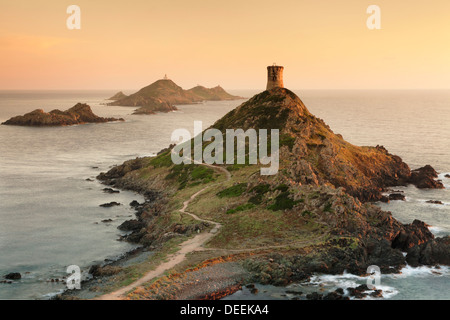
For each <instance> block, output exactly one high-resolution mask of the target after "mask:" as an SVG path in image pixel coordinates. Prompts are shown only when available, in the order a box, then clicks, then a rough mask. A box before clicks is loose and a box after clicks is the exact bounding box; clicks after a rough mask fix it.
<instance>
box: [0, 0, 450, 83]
mask: <svg viewBox="0 0 450 320" xmlns="http://www.w3.org/2000/svg"><path fill="white" fill-rule="evenodd" d="M71 4H76V5H78V6H79V7H80V9H81V30H69V29H68V28H67V27H66V19H67V18H68V17H69V14H67V13H66V9H67V7H68V6H69V5H71ZM371 4H376V5H378V6H379V7H380V8H381V30H369V29H368V28H367V26H366V20H367V18H368V17H369V14H367V13H366V9H367V7H368V6H369V5H371ZM0 48H1V50H0V52H1V53H0V57H1V59H0V70H1V71H0V89H120V90H126V89H138V88H141V87H143V86H145V85H148V84H150V83H152V82H153V81H155V80H157V79H160V78H162V77H163V76H164V74H168V76H169V77H170V78H171V79H172V80H174V81H175V82H176V83H177V84H179V85H180V86H182V87H183V88H186V89H187V88H191V87H193V86H195V85H197V84H202V85H205V86H207V87H212V86H216V85H218V84H220V85H221V86H222V87H224V88H225V89H263V88H265V84H266V66H268V65H271V64H272V63H274V62H276V63H277V64H279V65H283V66H284V67H285V70H284V84H285V86H286V87H287V88H290V89H422V88H423V89H428V88H437V89H449V88H450V1H448V0H433V1H423V0H409V1H402V0H370V1H366V0H341V1H335V0H279V1H266V0H227V1H217V0H165V1H162V0H159V1H154V0H145V1H139V0H129V1H103V0H96V1H90V0H89V1H85V0H71V1H64V0H43V1H31V0H29V1H23V0H14V1H5V0H3V1H2V2H1V3H0Z"/></svg>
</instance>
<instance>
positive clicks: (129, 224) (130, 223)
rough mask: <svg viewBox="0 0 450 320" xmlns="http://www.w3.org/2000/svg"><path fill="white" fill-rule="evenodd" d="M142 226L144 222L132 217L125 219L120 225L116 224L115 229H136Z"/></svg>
mask: <svg viewBox="0 0 450 320" xmlns="http://www.w3.org/2000/svg"><path fill="white" fill-rule="evenodd" d="M144 227H145V223H144V222H141V221H138V220H136V219H133V220H127V221H125V222H124V223H122V224H121V225H120V226H118V227H117V229H119V230H122V231H138V230H141V229H142V228H144Z"/></svg>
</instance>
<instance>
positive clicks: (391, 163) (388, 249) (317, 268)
mask: <svg viewBox="0 0 450 320" xmlns="http://www.w3.org/2000/svg"><path fill="white" fill-rule="evenodd" d="M212 127H213V128H217V129H219V130H221V132H222V133H223V134H225V130H226V129H230V128H242V129H244V130H247V129H249V128H253V129H279V130H280V168H279V172H278V174H276V175H273V176H262V175H260V170H259V169H260V167H261V165H260V164H258V165H248V164H247V165H217V166H208V165H204V164H202V165H194V164H191V165H183V164H180V165H174V164H173V163H172V161H171V157H170V148H168V149H166V150H164V151H162V152H161V153H159V154H158V155H157V156H156V157H145V158H137V159H134V160H129V161H126V162H125V163H123V164H122V165H119V166H116V167H113V168H112V169H111V170H109V171H108V172H106V173H101V174H100V175H99V176H98V179H100V180H101V181H103V183H104V184H106V185H109V186H112V187H114V188H118V189H128V190H133V191H137V192H139V193H141V194H143V195H144V196H145V197H146V202H145V203H142V204H139V203H137V202H135V203H133V206H134V207H135V208H136V210H137V213H136V216H137V219H133V220H130V221H127V222H125V223H124V224H122V225H121V226H120V227H119V228H120V229H121V230H127V231H129V232H130V233H129V234H128V235H126V236H124V237H123V240H126V241H130V242H133V243H138V244H141V245H142V246H143V247H145V248H148V249H149V250H155V251H156V252H160V253H164V252H166V253H167V252H168V251H170V250H175V251H176V249H174V248H176V247H177V245H179V244H181V243H185V242H186V241H188V239H193V237H197V236H198V235H201V234H205V233H207V232H212V230H215V232H214V234H212V235H210V236H211V238H210V240H208V242H207V243H205V244H204V245H203V246H202V247H201V248H197V250H193V251H192V252H190V253H189V255H187V256H186V257H185V259H184V260H182V262H180V263H178V264H177V265H176V267H173V268H172V269H170V270H166V271H167V272H166V274H169V275H166V276H163V277H160V278H159V279H158V280H157V281H155V282H153V283H152V284H147V285H145V286H143V285H142V284H139V286H137V287H136V288H135V289H134V290H133V291H132V292H131V293H128V294H126V295H124V296H122V298H126V299H175V298H180V297H189V298H214V297H222V296H224V295H227V294H230V293H232V292H234V291H236V290H237V289H236V288H238V287H239V286H241V285H245V284H251V283H261V284H273V285H278V286H284V285H287V284H289V283H292V282H296V281H304V280H307V279H309V278H310V277H311V276H312V275H313V274H314V273H326V274H341V273H343V272H344V271H347V272H351V273H354V274H357V275H365V274H366V273H367V268H368V266H371V265H377V266H379V267H380V269H381V272H382V273H397V272H399V271H400V270H401V269H402V268H403V267H404V266H405V265H406V264H407V263H409V264H410V265H412V266H419V265H439V264H445V265H449V263H450V261H449V259H448V257H449V256H450V255H449V252H450V240H449V237H446V238H437V239H435V237H434V235H433V234H432V233H431V232H430V230H429V228H428V227H429V226H428V225H427V224H426V223H424V222H422V221H418V220H415V221H414V222H413V223H411V224H402V223H400V222H399V221H397V220H396V219H395V218H393V216H392V214H391V213H390V212H386V211H383V210H381V209H380V208H379V207H378V206H376V205H375V204H373V202H375V201H379V200H383V195H382V193H383V192H386V191H388V190H389V188H391V187H394V186H402V185H407V184H414V185H416V186H417V187H420V188H443V185H442V183H440V182H439V181H436V180H435V178H436V177H437V173H436V172H435V171H434V169H433V168H432V167H430V166H425V167H423V168H420V169H418V170H411V169H410V168H409V166H408V165H407V164H406V163H404V162H403V161H402V159H401V158H400V157H398V156H396V155H392V154H390V153H389V152H388V151H387V150H386V149H385V148H384V147H382V146H376V147H368V146H365V147H359V146H355V145H352V144H350V143H348V142H347V141H345V140H344V139H343V137H342V136H341V135H339V134H335V133H333V131H332V130H331V129H330V128H329V127H328V125H326V124H325V122H324V121H323V120H321V119H319V118H317V117H315V116H314V115H312V114H311V113H310V112H309V111H308V109H307V108H306V107H305V106H304V104H303V102H302V101H301V100H300V98H299V97H297V96H296V95H295V94H294V93H292V92H291V91H289V90H287V89H284V88H275V89H271V90H268V91H264V92H262V93H260V94H258V95H256V96H254V97H253V98H251V99H250V100H248V101H246V102H244V103H243V104H241V105H240V106H239V107H237V108H236V109H234V110H232V111H231V112H229V113H228V114H227V115H225V116H224V117H223V118H221V119H220V120H218V121H217V122H216V123H215V124H214V125H213V126H212ZM206 145H207V143H205V144H204V147H206ZM219 169H220V170H219ZM187 199H190V200H188V201H186V200H187ZM183 203H184V207H183V209H182V210H180V207H181V206H182V204H183ZM185 208H186V210H187V211H185V210H184V209H185ZM199 217H200V218H199ZM208 221H209V222H208ZM213 224H216V227H215V226H214V225H213ZM217 224H220V225H221V228H220V230H218V231H217ZM174 245H175V246H174ZM149 263H150V262H149ZM152 263H155V260H152ZM144 266H145V264H142V265H141V267H142V268H144V269H145V267H144ZM215 266H216V267H215ZM217 266H220V267H217ZM206 267H208V269H206ZM223 268H228V269H226V270H227V272H228V273H229V274H230V277H229V278H227V279H223V277H221V276H220V275H221V274H222V275H223V274H226V273H227V272H225V271H224V270H223ZM133 270H135V269H133ZM214 270H216V272H215V271H214ZM131 272H132V271H131V269H130V270H129V271H127V269H126V268H125V269H124V270H122V271H121V272H120V273H118V274H116V275H115V276H114V277H112V278H110V279H111V281H112V283H117V281H119V280H121V281H124V280H125V279H127V277H129V276H130V274H131ZM143 273H144V272H143ZM211 273H212V274H215V275H214V276H213V275H212V274H211ZM192 279H200V282H199V285H201V286H202V288H203V289H202V290H200V291H199V290H197V289H196V290H194V291H192V290H193V289H192V288H193V286H194V284H195V283H192V281H193V280H192ZM231 280H232V281H231ZM127 283H129V282H127ZM223 283H227V288H224V287H223V286H222V285H220V284H223ZM100 291H101V290H100ZM350 291H352V294H353V296H356V297H358V296H360V297H363V296H365V293H363V292H364V291H365V288H362V287H361V288H359V287H358V288H355V289H354V290H350ZM192 292H195V295H192V294H191V295H190V294H188V293H192ZM381 294H382V293H381V291H379V290H376V291H374V292H372V295H373V296H374V297H376V296H380V295H381ZM315 298H317V299H322V298H326V299H341V298H342V293H340V292H332V293H329V294H328V295H326V296H322V295H310V296H309V299H315Z"/></svg>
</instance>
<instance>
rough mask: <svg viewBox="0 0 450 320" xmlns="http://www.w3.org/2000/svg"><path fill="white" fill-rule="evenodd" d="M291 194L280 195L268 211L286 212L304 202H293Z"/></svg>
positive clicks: (283, 193)
mask: <svg viewBox="0 0 450 320" xmlns="http://www.w3.org/2000/svg"><path fill="white" fill-rule="evenodd" d="M289 195H290V193H289V192H287V191H286V192H282V193H280V194H279V195H278V196H277V197H276V198H275V202H274V203H273V204H271V205H270V206H268V207H267V209H269V210H272V211H278V210H286V209H292V208H293V207H294V206H295V205H296V204H297V203H300V202H303V201H304V200H303V199H301V200H297V201H295V200H293V199H291V198H289Z"/></svg>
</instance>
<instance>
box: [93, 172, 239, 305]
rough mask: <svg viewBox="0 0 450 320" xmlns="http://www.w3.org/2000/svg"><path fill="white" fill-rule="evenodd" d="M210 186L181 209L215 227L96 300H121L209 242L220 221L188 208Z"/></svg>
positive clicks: (193, 196) (228, 174)
mask: <svg viewBox="0 0 450 320" xmlns="http://www.w3.org/2000/svg"><path fill="white" fill-rule="evenodd" d="M202 165H204V166H207V167H210V168H213V169H216V170H219V171H222V172H224V173H225V174H226V176H227V181H228V180H230V179H231V174H230V172H229V171H228V170H227V169H225V168H222V167H216V166H213V165H209V164H204V163H203V164H202ZM210 187H211V186H208V187H205V188H203V189H201V190H200V191H198V192H196V193H195V194H193V195H192V196H191V197H190V198H189V200H187V201H185V202H183V207H182V208H181V209H180V210H179V211H180V212H181V213H184V214H188V215H190V216H191V217H192V218H194V219H195V220H198V221H202V222H208V223H210V224H212V225H213V226H214V227H213V228H212V229H211V230H210V231H209V232H205V233H200V234H198V235H196V236H195V237H194V238H192V239H189V240H186V241H185V242H183V243H182V244H181V245H180V250H179V251H177V252H176V253H174V254H172V255H170V256H168V257H167V261H166V262H163V263H162V264H160V265H159V266H158V267H157V268H156V269H155V270H152V271H150V272H148V273H146V274H145V275H144V276H143V277H142V278H140V279H138V280H136V281H135V282H133V283H131V284H129V285H128V286H126V287H123V288H120V289H119V290H116V291H114V292H111V293H108V294H105V295H102V296H99V297H97V298H95V300H121V299H123V298H124V295H125V294H126V293H127V292H129V291H131V290H133V289H135V288H137V287H139V286H141V285H143V284H144V283H146V282H148V281H150V280H152V279H153V278H155V277H159V276H161V275H163V274H164V272H166V271H167V270H170V269H172V268H174V267H175V266H176V265H177V264H179V263H181V262H182V261H183V260H184V259H185V258H186V254H188V253H190V252H193V251H197V250H201V249H202V246H203V245H204V244H205V243H207V242H208V241H209V240H210V239H211V238H212V237H214V236H215V234H216V233H217V232H218V231H219V229H220V228H221V227H222V225H221V224H220V223H218V222H214V221H209V220H204V219H201V218H199V217H198V216H196V215H195V214H193V213H190V212H187V211H186V208H187V207H188V205H189V203H191V202H192V201H193V200H194V199H195V198H196V197H197V196H198V195H199V194H201V193H202V192H203V191H205V190H206V189H208V188H210Z"/></svg>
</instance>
